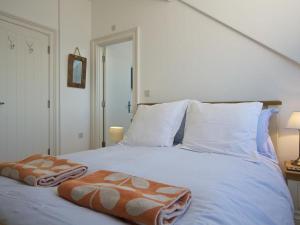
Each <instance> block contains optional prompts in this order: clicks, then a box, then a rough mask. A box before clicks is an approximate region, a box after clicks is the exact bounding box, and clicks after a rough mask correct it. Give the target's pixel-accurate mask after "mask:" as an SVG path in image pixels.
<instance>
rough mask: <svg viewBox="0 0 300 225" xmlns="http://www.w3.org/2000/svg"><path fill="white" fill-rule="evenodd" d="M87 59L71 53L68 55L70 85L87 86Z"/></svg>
mask: <svg viewBox="0 0 300 225" xmlns="http://www.w3.org/2000/svg"><path fill="white" fill-rule="evenodd" d="M86 63H87V59H86V58H84V57H82V56H79V55H75V54H69V56H68V87H73V88H82V89H84V88H85V82H86Z"/></svg>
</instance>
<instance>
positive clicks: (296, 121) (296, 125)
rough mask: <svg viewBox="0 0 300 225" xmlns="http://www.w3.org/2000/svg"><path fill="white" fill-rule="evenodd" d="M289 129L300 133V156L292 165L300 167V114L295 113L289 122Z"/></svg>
mask: <svg viewBox="0 0 300 225" xmlns="http://www.w3.org/2000/svg"><path fill="white" fill-rule="evenodd" d="M287 128H291V129H297V130H298V132H299V155H298V158H297V159H296V160H294V161H293V162H292V165H295V166H300V112H293V113H292V115H291V116H290V119H289V121H288V125H287Z"/></svg>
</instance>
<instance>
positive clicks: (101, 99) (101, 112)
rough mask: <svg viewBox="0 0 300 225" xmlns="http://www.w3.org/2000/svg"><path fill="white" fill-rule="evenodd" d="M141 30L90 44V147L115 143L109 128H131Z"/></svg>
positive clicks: (126, 32)
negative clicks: (110, 135)
mask: <svg viewBox="0 0 300 225" xmlns="http://www.w3.org/2000/svg"><path fill="white" fill-rule="evenodd" d="M138 49H139V48H138V28H134V29H130V30H128V31H124V32H120V33H116V34H113V35H109V36H105V37H101V38H98V39H94V40H92V42H91V50H92V62H91V66H92V68H91V70H92V74H91V148H100V147H104V146H109V145H112V144H114V142H113V141H112V140H111V139H110V137H109V128H110V127H112V126H114V127H115V126H118V127H123V128H124V133H125V132H126V130H127V129H128V127H129V125H130V123H131V119H132V117H133V115H134V113H135V111H136V108H137V103H138V69H139V68H138V58H139V54H138V52H139V51H138Z"/></svg>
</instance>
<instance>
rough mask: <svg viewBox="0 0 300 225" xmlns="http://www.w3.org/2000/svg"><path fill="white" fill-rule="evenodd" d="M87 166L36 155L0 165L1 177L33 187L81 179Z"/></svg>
mask: <svg viewBox="0 0 300 225" xmlns="http://www.w3.org/2000/svg"><path fill="white" fill-rule="evenodd" d="M86 171H87V166H85V165H82V164H79V163H75V162H72V161H70V160H67V159H58V158H56V157H54V156H49V155H42V154H35V155H32V156H29V157H27V158H25V159H23V160H21V161H17V162H6V163H0V175H1V176H4V177H8V178H11V179H14V180H18V181H21V182H24V183H26V184H28V185H31V186H42V187H52V186H56V185H58V184H60V183H61V182H63V181H66V180H69V179H74V178H79V177H81V176H82V175H84V174H85V173H86Z"/></svg>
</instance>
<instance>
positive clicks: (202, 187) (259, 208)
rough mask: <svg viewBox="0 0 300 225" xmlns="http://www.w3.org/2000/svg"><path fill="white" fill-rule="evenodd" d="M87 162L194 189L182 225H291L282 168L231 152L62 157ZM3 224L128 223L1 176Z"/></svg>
mask: <svg viewBox="0 0 300 225" xmlns="http://www.w3.org/2000/svg"><path fill="white" fill-rule="evenodd" d="M60 158H64V159H70V160H72V161H75V162H78V163H82V164H85V165H87V166H88V167H89V170H88V174H90V173H93V172H95V171H97V170H112V171H120V172H124V173H128V174H133V175H135V176H140V177H144V178H148V179H151V180H155V181H158V182H163V183H168V184H172V185H175V186H182V187H187V188H190V189H191V191H192V203H191V205H190V208H189V210H188V211H187V212H186V214H185V215H184V216H183V217H182V218H181V219H180V220H179V221H178V223H177V224H180V225H221V224H222V225H240V224H243V225H259V224H262V225H263V224H266V225H292V224H294V221H293V203H292V199H291V196H290V193H289V191H288V188H287V186H286V183H285V179H284V177H283V175H282V172H281V170H280V167H279V166H278V164H276V163H274V162H273V161H272V160H270V159H268V158H266V157H264V156H261V157H259V160H257V161H255V162H253V161H251V160H247V159H244V158H240V157H237V156H235V155H230V154H219V153H210V152H206V151H203V152H199V151H198V152H194V151H191V150H188V149H182V148H180V147H178V146H173V147H134V146H126V145H122V144H118V145H115V146H111V147H107V148H102V149H97V150H89V151H84V152H79V153H74V154H68V155H62V156H60ZM0 224H1V225H19V224H20V225H21V224H22V225H32V224H47V225H48V224H49V225H50V224H51V225H68V224H70V225H82V224H93V225H124V224H129V223H128V222H126V221H124V220H121V219H118V218H115V217H112V216H109V215H105V214H102V213H97V212H94V211H92V210H89V209H87V208H82V207H79V206H77V205H75V204H73V203H70V202H68V201H65V200H64V199H62V198H60V197H58V195H57V189H56V188H55V187H54V188H41V187H31V186H27V185H24V184H22V183H19V182H17V181H14V180H11V179H8V178H5V177H0Z"/></svg>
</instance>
